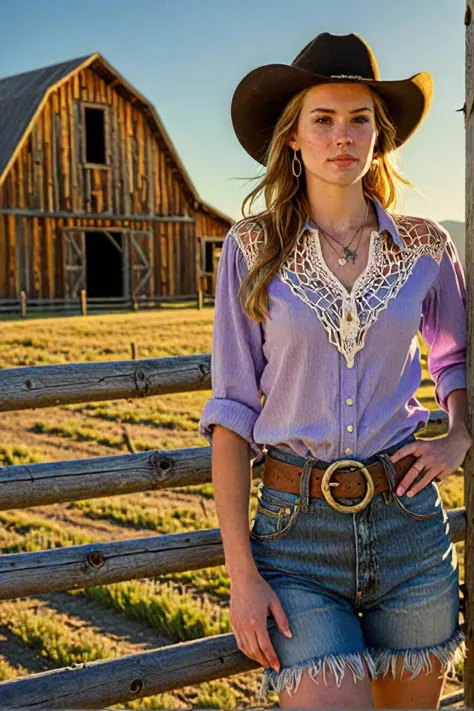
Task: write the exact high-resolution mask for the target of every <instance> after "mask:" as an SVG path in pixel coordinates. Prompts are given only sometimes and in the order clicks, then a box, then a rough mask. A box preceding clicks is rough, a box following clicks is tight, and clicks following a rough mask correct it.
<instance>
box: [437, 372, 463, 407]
mask: <svg viewBox="0 0 474 711" xmlns="http://www.w3.org/2000/svg"><path fill="white" fill-rule="evenodd" d="M460 388H467V378H466V366H465V365H460V366H456V368H455V369H454V370H448V371H447V372H446V374H445V375H442V376H441V377H440V378H439V380H438V383H437V384H436V388H435V400H436V402H437V403H438V405H439V406H440V407H441V409H442V410H444V411H445V412H449V410H448V405H447V398H448V395H449V393H450V392H452V391H453V390H458V389H460Z"/></svg>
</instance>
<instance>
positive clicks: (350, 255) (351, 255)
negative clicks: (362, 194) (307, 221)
mask: <svg viewBox="0 0 474 711" xmlns="http://www.w3.org/2000/svg"><path fill="white" fill-rule="evenodd" d="M368 214H369V204H368V203H367V201H366V210H365V218H364V222H363V224H362V225H361V226H360V227H359V228H358V229H357V230H356V231H355V233H354V236H353V237H352V239H351V240H350V241H349V242H348V243H347V245H346V246H344V245H341V243H340V242H339V240H337V239H336V238H335V237H333V235H330V234H329V232H326V230H323V229H322V228H321V227H318V225H316V227H317V228H318V230H319V231H320V232H321V234H322V235H323V237H324V238H325V239H326V242H327V243H328V244H329V245H330V246H331V247H332V249H334V251H335V252H336V254H337V255H338V257H339V259H338V260H337V261H338V264H340V265H341V266H344V265H345V264H347V260H348V259H350V260H351V262H352V263H353V264H354V262H355V260H356V259H357V249H358V248H359V244H360V240H361V237H362V230H363V229H364V227H365V225H366V224H367V216H368ZM313 221H314V220H313ZM315 224H316V223H315ZM359 232H360V235H359V240H358V242H357V247H356V248H355V250H352V249H350V245H351V244H352V242H353V241H354V239H355V238H356V236H357V234H358V233H359ZM328 237H330V238H331V239H333V240H334V241H335V242H336V243H337V244H338V245H339V246H340V247H343V248H344V256H342V257H341V256H340V255H339V252H338V251H337V249H335V247H333V245H332V244H331V242H329V240H328Z"/></svg>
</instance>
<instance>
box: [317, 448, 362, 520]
mask: <svg viewBox="0 0 474 711" xmlns="http://www.w3.org/2000/svg"><path fill="white" fill-rule="evenodd" d="M350 466H353V467H357V469H360V471H361V472H362V474H363V475H364V477H365V480H366V482H367V491H366V492H365V496H364V498H363V500H362V501H360V502H359V503H358V504H354V505H353V506H351V505H350V504H349V505H345V504H339V503H338V502H337V501H336V500H335V499H334V496H333V495H332V491H331V487H334V486H339V484H337V483H335V482H331V477H332V475H333V474H334V472H335V471H336V470H337V469H342V468H343V467H350ZM321 491H322V492H323V496H324V498H325V499H326V501H327V502H328V504H329V506H332V508H333V509H336V511H342V513H358V512H359V511H363V509H365V507H366V506H367V505H368V504H369V502H370V501H371V500H372V499H373V498H374V492H375V488H374V480H373V479H372V477H371V475H370V472H369V470H368V469H367V467H366V466H365V465H364V464H362V462H357V461H356V460H355V459H341V460H339V461H337V462H333V463H332V464H330V465H329V466H328V468H327V469H326V471H325V472H324V476H323V478H322V481H321Z"/></svg>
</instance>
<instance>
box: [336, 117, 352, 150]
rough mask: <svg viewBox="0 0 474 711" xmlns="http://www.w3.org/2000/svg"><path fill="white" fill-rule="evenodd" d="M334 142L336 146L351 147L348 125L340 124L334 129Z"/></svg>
mask: <svg viewBox="0 0 474 711" xmlns="http://www.w3.org/2000/svg"><path fill="white" fill-rule="evenodd" d="M334 137H335V142H336V145H337V146H345V145H351V144H352V143H353V142H354V141H353V139H352V135H351V129H350V126H349V125H348V124H346V123H345V122H344V123H340V124H338V125H337V126H336V127H335V135H334Z"/></svg>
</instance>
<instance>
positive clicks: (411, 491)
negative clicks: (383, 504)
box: [390, 429, 473, 496]
mask: <svg viewBox="0 0 474 711" xmlns="http://www.w3.org/2000/svg"><path fill="white" fill-rule="evenodd" d="M472 444H473V441H472V439H471V438H470V436H469V434H468V432H467V430H461V429H452V430H451V431H450V432H449V433H448V434H447V436H446V437H440V438H437V439H418V440H416V442H409V443H408V444H405V445H404V446H403V447H400V449H398V450H397V451H396V452H395V454H392V455H391V457H390V459H391V460H392V462H394V463H395V462H397V461H398V460H399V459H402V458H403V457H406V456H407V455H408V454H412V455H414V456H415V457H418V459H417V460H416V462H415V463H414V464H413V466H412V467H411V468H410V469H409V470H408V472H407V473H406V474H405V476H404V477H403V479H402V480H401V481H400V483H399V484H398V486H397V489H396V493H397V495H398V496H403V494H405V493H406V494H407V496H415V494H417V493H418V492H419V491H421V489H423V488H424V487H425V486H426V485H427V484H429V483H430V481H432V480H433V479H437V480H438V481H441V480H442V479H446V478H447V477H448V476H450V474H453V473H454V472H455V471H457V470H458V469H459V467H460V466H461V464H462V463H463V462H464V459H465V458H466V454H467V452H468V451H469V449H470V447H471V446H472ZM422 470H424V476H423V477H422V478H421V479H419V481H417V482H416V484H413V486H411V484H412V483H413V482H414V481H415V479H417V478H418V476H419V474H420V472H421V471H422Z"/></svg>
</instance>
